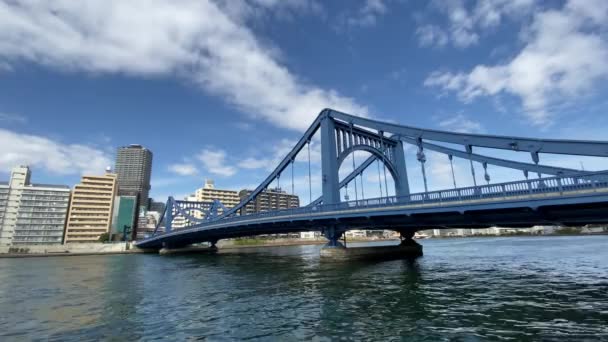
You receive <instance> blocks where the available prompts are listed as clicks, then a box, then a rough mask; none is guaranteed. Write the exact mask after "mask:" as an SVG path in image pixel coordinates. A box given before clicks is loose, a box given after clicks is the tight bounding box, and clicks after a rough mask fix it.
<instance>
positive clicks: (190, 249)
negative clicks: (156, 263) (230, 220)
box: [158, 240, 217, 255]
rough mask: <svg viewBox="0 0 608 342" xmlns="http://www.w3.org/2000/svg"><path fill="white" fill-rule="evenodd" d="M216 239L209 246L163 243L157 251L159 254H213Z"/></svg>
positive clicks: (215, 250)
mask: <svg viewBox="0 0 608 342" xmlns="http://www.w3.org/2000/svg"><path fill="white" fill-rule="evenodd" d="M216 243H217V240H215V241H212V242H211V245H210V246H209V247H206V246H192V245H189V246H179V247H178V246H169V245H166V244H163V248H161V249H160V250H159V251H158V254H160V255H176V254H214V253H216V252H217V247H216V246H215V244H216Z"/></svg>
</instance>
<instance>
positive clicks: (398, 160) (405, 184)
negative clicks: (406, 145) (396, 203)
mask: <svg viewBox="0 0 608 342" xmlns="http://www.w3.org/2000/svg"><path fill="white" fill-rule="evenodd" d="M393 154H394V158H395V159H394V164H395V169H397V173H398V175H397V177H398V179H395V195H396V196H397V197H402V196H408V195H409V194H410V183H409V181H408V179H407V168H406V166H405V151H404V150H403V141H401V140H399V141H398V142H397V145H396V146H395V147H394V149H393Z"/></svg>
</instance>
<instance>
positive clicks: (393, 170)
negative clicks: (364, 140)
mask: <svg viewBox="0 0 608 342" xmlns="http://www.w3.org/2000/svg"><path fill="white" fill-rule="evenodd" d="M357 151H364V152H368V153H370V154H371V155H372V156H374V157H375V158H376V160H378V161H380V162H381V163H382V164H383V165H384V166H386V169H387V170H388V172H389V174H390V175H391V178H392V179H393V183H394V189H393V190H394V193H395V194H397V193H398V189H399V186H400V184H401V183H400V182H401V179H400V177H399V172H398V171H397V167H396V166H395V164H394V163H393V162H392V161H391V160H390V159H389V158H388V157H387V156H386V154H384V153H383V152H382V151H380V149H378V148H376V147H373V146H370V145H364V144H357V145H353V146H350V147H348V148H346V149H344V150H343V151H341V153H340V155H339V156H338V170H339V169H340V168H341V166H342V164H343V163H344V162H345V161H346V160H347V158H348V157H350V156H351V154H353V153H355V152H357ZM386 190H388V189H386Z"/></svg>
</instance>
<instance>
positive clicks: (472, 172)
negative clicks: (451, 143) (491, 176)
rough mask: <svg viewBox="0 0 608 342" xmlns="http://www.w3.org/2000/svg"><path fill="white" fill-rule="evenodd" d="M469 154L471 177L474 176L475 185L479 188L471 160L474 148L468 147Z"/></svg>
mask: <svg viewBox="0 0 608 342" xmlns="http://www.w3.org/2000/svg"><path fill="white" fill-rule="evenodd" d="M467 153H468V154H469V164H470V165H471V175H472V176H473V185H474V186H475V187H477V179H476V178H475V167H474V166H473V159H471V158H470V156H471V154H472V153H473V146H471V145H467Z"/></svg>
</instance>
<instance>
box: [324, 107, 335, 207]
mask: <svg viewBox="0 0 608 342" xmlns="http://www.w3.org/2000/svg"><path fill="white" fill-rule="evenodd" d="M336 148H337V146H336V125H335V123H334V119H332V118H331V117H330V116H325V117H324V118H323V119H322V120H321V173H322V177H323V178H322V186H323V204H335V203H339V202H340V184H339V183H340V180H339V178H338V154H337V153H338V152H337V150H336Z"/></svg>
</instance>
